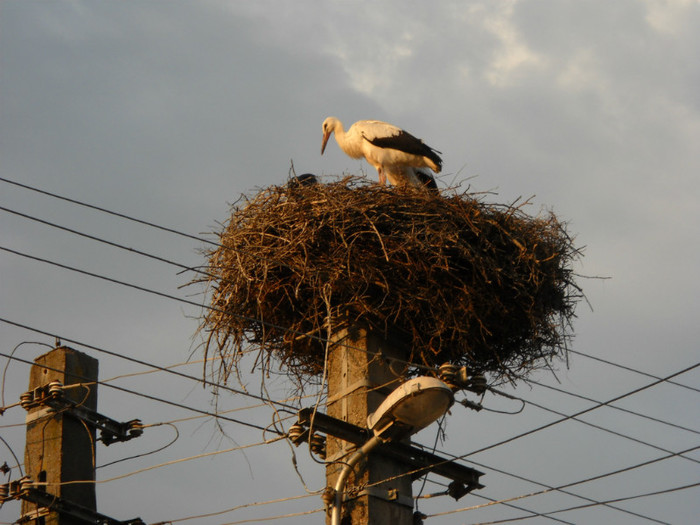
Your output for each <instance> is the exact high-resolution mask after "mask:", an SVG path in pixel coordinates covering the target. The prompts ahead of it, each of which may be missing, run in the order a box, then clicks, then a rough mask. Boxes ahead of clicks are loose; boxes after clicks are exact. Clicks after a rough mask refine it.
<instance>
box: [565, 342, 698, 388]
mask: <svg viewBox="0 0 700 525" xmlns="http://www.w3.org/2000/svg"><path fill="white" fill-rule="evenodd" d="M568 351H569V352H571V353H572V354H576V355H580V356H582V357H587V358H588V359H592V360H594V361H599V362H601V363H604V364H606V365H610V366H614V367H616V368H621V369H622V370H627V371H628V372H634V373H635V374H639V375H642V376H646V377H650V378H652V379H661V378H660V377H659V376H655V375H653V374H649V373H647V372H642V371H641V370H637V369H636V368H632V367H629V366H625V365H621V364H620V363H615V362H613V361H609V360H607V359H603V358H601V357H596V356H593V355H590V354H586V353H584V352H580V351H577V350H572V349H569V350H568ZM666 382H667V383H669V384H670V385H675V386H678V387H681V388H686V389H688V390H693V391H695V392H700V388H695V387H692V386H689V385H684V384H683V383H678V382H677V381H666Z"/></svg>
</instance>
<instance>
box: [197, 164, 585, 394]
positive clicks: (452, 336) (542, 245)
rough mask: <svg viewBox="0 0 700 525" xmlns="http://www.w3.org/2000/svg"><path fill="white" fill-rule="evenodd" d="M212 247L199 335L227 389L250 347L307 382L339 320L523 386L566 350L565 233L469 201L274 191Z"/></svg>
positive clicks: (349, 181)
mask: <svg viewBox="0 0 700 525" xmlns="http://www.w3.org/2000/svg"><path fill="white" fill-rule="evenodd" d="M219 236H220V244H221V247H219V248H217V249H216V250H213V251H211V252H209V253H207V256H208V260H209V265H208V273H209V277H207V279H205V280H204V281H205V282H207V283H208V285H209V286H210V290H211V293H212V298H211V306H212V309H211V310H210V311H209V312H208V313H207V314H206V315H205V317H204V318H203V320H202V327H201V328H202V329H203V330H204V331H205V332H206V333H208V339H207V343H206V351H207V352H218V353H219V354H220V356H221V357H222V368H221V369H220V371H219V373H220V375H221V376H222V377H220V378H219V379H221V380H226V379H227V378H228V374H229V373H230V372H231V371H233V370H236V367H237V365H238V363H239V359H240V357H241V355H242V354H243V353H244V350H245V349H247V348H248V347H249V345H253V347H254V348H257V350H258V352H259V359H260V361H259V362H262V363H264V366H265V367H267V368H269V367H270V366H271V365H270V363H271V357H272V356H274V357H276V358H278V359H279V361H280V362H281V363H282V364H283V365H284V366H286V367H287V369H288V372H290V373H291V374H293V375H295V376H296V377H297V379H299V380H302V381H303V380H308V379H309V378H310V377H313V376H316V375H318V374H319V373H320V372H321V371H322V369H323V360H324V351H325V338H326V337H327V334H328V329H329V327H330V328H331V329H333V328H337V327H339V326H340V325H341V323H350V324H361V325H364V326H367V327H369V328H370V329H373V330H378V331H381V332H383V333H384V334H386V335H389V334H391V337H392V338H394V339H396V338H398V339H400V340H402V341H404V343H405V345H406V348H407V349H408V350H409V352H408V353H409V355H410V359H411V361H412V362H414V363H416V364H417V365H426V366H430V367H433V366H437V365H440V364H442V363H444V362H452V363H454V364H458V365H466V366H468V367H469V368H470V369H472V370H473V371H475V372H476V371H478V372H494V373H496V374H497V375H502V376H506V377H515V376H520V377H521V376H523V375H524V374H527V373H528V372H530V371H532V370H534V369H536V368H540V367H543V366H548V365H549V363H550V362H551V360H552V358H554V357H557V356H562V355H563V354H564V353H565V351H566V347H567V343H568V341H569V338H570V336H571V320H572V319H573V317H574V308H575V305H576V302H577V301H578V299H579V298H580V297H581V296H582V295H581V291H580V288H578V286H576V284H575V283H574V281H573V273H572V269H571V263H572V261H573V260H574V259H575V258H576V257H578V256H579V255H580V254H579V252H578V250H576V248H575V247H574V246H573V244H572V240H571V239H570V238H569V236H568V235H567V234H566V231H565V225H564V224H563V223H561V222H559V221H558V220H557V218H556V217H555V216H554V215H553V214H551V213H550V214H547V215H545V216H543V217H530V216H528V215H526V214H525V213H524V212H522V210H521V207H514V206H507V205H498V204H486V203H484V202H482V201H481V200H480V199H478V198H476V197H475V196H474V195H473V194H469V193H463V194H457V193H455V194H453V195H438V194H435V193H430V192H426V191H417V190H416V189H414V188H386V187H382V186H378V185H376V184H368V183H366V182H362V181H361V180H360V179H358V178H355V177H348V178H346V179H343V180H341V181H339V182H335V183H331V184H311V185H297V186H272V187H269V188H267V189H263V190H262V191H260V192H259V193H258V194H257V195H256V196H254V197H253V198H252V199H245V200H244V201H243V202H242V203H239V204H238V205H236V206H234V207H233V209H232V215H231V217H230V219H229V221H228V223H227V224H226V225H225V227H224V229H223V231H222V232H220V234H219Z"/></svg>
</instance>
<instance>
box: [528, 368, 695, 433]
mask: <svg viewBox="0 0 700 525" xmlns="http://www.w3.org/2000/svg"><path fill="white" fill-rule="evenodd" d="M527 381H528V382H529V383H531V384H533V385H537V386H540V387H542V388H547V389H549V390H553V391H555V392H559V393H560V394H566V395H567V396H571V397H575V398H577V399H583V400H585V401H590V402H591V403H600V401H597V400H596V399H593V398H590V397H586V396H583V395H581V394H576V393H574V392H569V391H568V390H564V389H563V388H557V387H555V386H551V385H546V384H544V383H540V382H538V381H534V380H532V379H528V380H527ZM523 403H529V404H533V405H534V403H530V402H528V401H525V400H523ZM608 406H609V407H610V408H613V409H615V410H619V411H621V412H626V413H627V414H631V415H633V416H637V417H641V418H644V419H648V420H649V421H654V422H656V423H661V424H662V425H666V426H669V427H674V428H677V429H679V430H685V431H686V432H692V433H693V434H700V430H695V429H692V428H688V427H684V426H682V425H677V424H675V423H671V422H669V421H664V420H663V419H658V418H655V417H652V416H648V415H646V414H642V413H640V412H635V411H634V410H629V409H627V408H623V407H618V406H615V405H608ZM539 408H543V407H539ZM545 410H547V409H545ZM555 413H557V412H555ZM559 415H561V414H559Z"/></svg>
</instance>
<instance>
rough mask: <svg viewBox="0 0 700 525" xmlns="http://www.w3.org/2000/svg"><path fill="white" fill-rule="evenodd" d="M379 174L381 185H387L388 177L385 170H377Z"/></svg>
mask: <svg viewBox="0 0 700 525" xmlns="http://www.w3.org/2000/svg"><path fill="white" fill-rule="evenodd" d="M377 174H378V175H379V184H380V185H382V186H385V185H386V175H384V170H383V169H382V168H381V167H379V168H377Z"/></svg>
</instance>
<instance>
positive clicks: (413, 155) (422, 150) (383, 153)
mask: <svg viewBox="0 0 700 525" xmlns="http://www.w3.org/2000/svg"><path fill="white" fill-rule="evenodd" d="M332 133H335V140H336V142H337V143H338V146H340V149H342V150H343V151H344V152H345V153H346V154H347V155H349V156H350V157H352V158H353V159H359V158H362V157H364V158H365V159H367V162H369V163H370V164H371V165H372V166H374V167H375V168H376V170H377V173H378V174H379V183H380V184H385V183H386V180H387V179H388V180H389V182H390V183H391V184H393V185H395V186H403V185H407V184H410V185H412V186H419V187H424V184H425V183H424V181H422V178H420V177H419V176H417V175H416V171H417V168H430V169H431V170H433V171H434V172H435V173H440V169H441V168H442V159H441V158H440V157H439V156H438V153H440V152H439V151H437V150H435V149H433V148H431V147H430V146H428V145H427V144H425V143H424V142H423V141H422V140H421V139H418V138H416V137H414V136H413V135H411V134H410V133H408V132H407V131H404V130H402V129H401V128H397V127H396V126H392V125H391V124H387V123H386V122H381V121H379V120H360V121H358V122H355V123H354V124H353V125H352V126H350V129H348V130H347V131H345V129H343V123H342V122H340V121H339V120H338V119H337V118H335V117H328V118H327V119H326V120H324V121H323V143H322V144H321V155H323V152H324V151H325V149H326V144H327V143H328V139H329V138H330V136H331V134H332ZM421 175H425V173H421ZM433 183H434V181H433Z"/></svg>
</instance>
